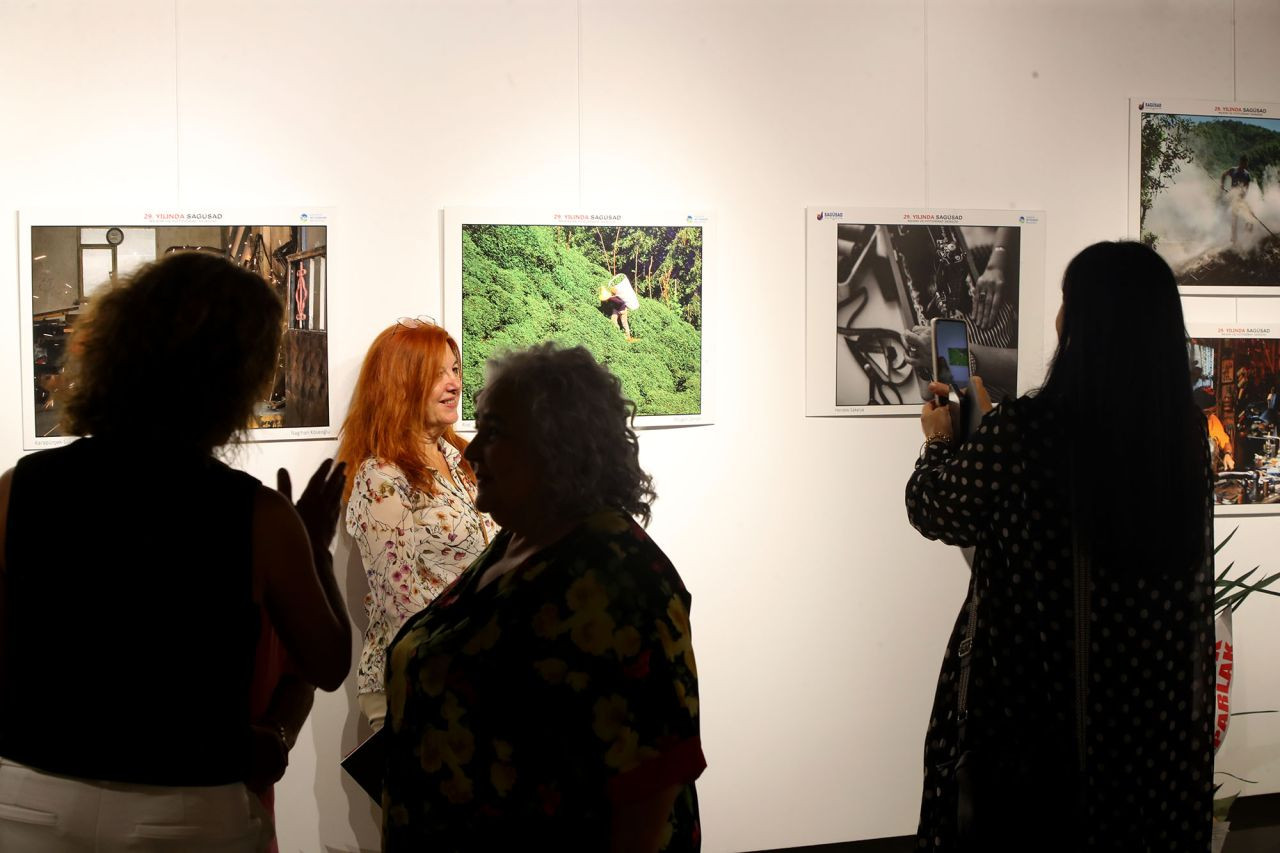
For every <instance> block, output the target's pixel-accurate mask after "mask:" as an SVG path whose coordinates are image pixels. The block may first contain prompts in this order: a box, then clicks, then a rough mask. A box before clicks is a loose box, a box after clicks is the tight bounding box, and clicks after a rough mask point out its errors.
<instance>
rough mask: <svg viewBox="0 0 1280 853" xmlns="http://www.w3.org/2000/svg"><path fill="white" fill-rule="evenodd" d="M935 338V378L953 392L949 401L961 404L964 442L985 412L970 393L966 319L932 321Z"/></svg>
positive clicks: (959, 436) (931, 329)
mask: <svg viewBox="0 0 1280 853" xmlns="http://www.w3.org/2000/svg"><path fill="white" fill-rule="evenodd" d="M929 327H930V331H931V332H932V335H931V337H932V339H933V377H934V379H935V380H936V381H938V382H941V383H943V384H944V385H946V386H947V387H948V388H950V389H951V394H950V395H949V399H948V401H942V400H939V401H938V402H940V403H941V402H952V403H959V404H960V422H959V423H958V424H957V425H956V427H957V431H958V433H959V435H958V436H957V437H958V438H959V439H960V440H961V441H964V440H965V439H966V438H968V437H969V435H970V434H971V433H972V432H974V431H975V430H976V429H977V428H978V424H979V423H981V422H982V412H981V411H979V409H978V405H977V402H976V401H975V400H973V399H972V398H971V397H970V395H969V394H968V390H969V375H970V374H969V365H970V359H969V326H968V324H967V323H965V322H964V321H963V320H945V319H943V318H941V317H935V318H933V320H932V322H930V324H929Z"/></svg>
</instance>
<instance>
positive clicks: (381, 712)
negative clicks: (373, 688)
mask: <svg viewBox="0 0 1280 853" xmlns="http://www.w3.org/2000/svg"><path fill="white" fill-rule="evenodd" d="M356 701H358V702H359V703H360V713H362V714H364V718H365V719H366V720H368V721H369V728H371V729H373V730H374V731H375V732H376V731H377V730H378V729H380V728H382V724H383V723H384V722H386V719H387V694H386V693H385V692H384V691H381V690H379V691H378V692H377V693H361V694H360V695H359V696H357V697H356Z"/></svg>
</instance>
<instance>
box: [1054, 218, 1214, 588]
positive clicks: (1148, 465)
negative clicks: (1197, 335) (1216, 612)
mask: <svg viewBox="0 0 1280 853" xmlns="http://www.w3.org/2000/svg"><path fill="white" fill-rule="evenodd" d="M1062 303H1063V315H1062V331H1061V333H1060V335H1059V337H1058V350H1057V352H1056V354H1055V355H1054V358H1053V363H1052V365H1051V366H1050V368H1049V375H1048V377H1047V378H1046V380H1045V383H1044V385H1043V387H1042V388H1041V391H1040V394H1041V396H1042V397H1043V398H1045V399H1047V400H1049V401H1052V402H1054V403H1056V406H1055V409H1056V410H1057V411H1058V412H1060V413H1061V416H1062V417H1065V418H1066V423H1065V424H1064V426H1065V430H1064V433H1065V435H1066V436H1067V448H1065V449H1066V451H1067V454H1068V464H1069V466H1070V468H1071V471H1072V474H1071V476H1072V477H1073V478H1074V480H1075V487H1076V494H1077V495H1078V496H1080V499H1078V500H1077V507H1076V523H1077V524H1084V525H1085V528H1084V529H1085V532H1086V536H1085V541H1087V542H1089V543H1090V546H1089V550H1090V552H1091V553H1092V554H1093V555H1094V556H1095V559H1096V558H1099V557H1107V558H1108V562H1111V563H1112V564H1113V565H1114V566H1115V567H1116V568H1123V566H1122V565H1120V563H1121V562H1123V563H1128V564H1130V565H1133V566H1134V567H1135V570H1141V568H1142V567H1144V566H1147V567H1150V568H1151V569H1152V570H1156V571H1159V570H1160V567H1161V565H1162V564H1167V563H1168V562H1169V561H1173V562H1174V563H1175V564H1177V565H1181V566H1186V565H1187V564H1188V561H1194V560H1196V559H1198V558H1201V557H1203V556H1204V549H1205V512H1206V505H1207V501H1208V490H1209V477H1208V475H1207V470H1206V453H1207V451H1208V447H1207V439H1206V438H1205V424H1204V417H1203V415H1201V413H1200V411H1199V409H1197V408H1196V406H1195V403H1194V402H1193V400H1192V397H1191V370H1190V367H1189V364H1188V357H1187V332H1186V325H1185V323H1184V322H1183V317H1182V302H1181V299H1180V298H1179V296H1178V287H1177V282H1176V280H1175V279H1174V276H1173V271H1172V270H1170V269H1169V265H1168V264H1166V263H1165V262H1164V260H1163V259H1162V258H1161V257H1160V256H1159V255H1157V254H1156V253H1155V252H1154V251H1153V250H1152V249H1150V248H1149V247H1147V246H1144V245H1143V244H1141V243H1134V242H1114V243H1111V242H1107V243H1095V244H1093V245H1092V246H1089V247H1088V248H1086V249H1085V250H1084V251H1082V252H1080V254H1078V255H1076V256H1075V258H1073V259H1072V260H1071V263H1070V264H1068V265H1067V270H1066V273H1065V274H1064V275H1063V280H1062ZM1111 558H1114V560H1113V559H1111Z"/></svg>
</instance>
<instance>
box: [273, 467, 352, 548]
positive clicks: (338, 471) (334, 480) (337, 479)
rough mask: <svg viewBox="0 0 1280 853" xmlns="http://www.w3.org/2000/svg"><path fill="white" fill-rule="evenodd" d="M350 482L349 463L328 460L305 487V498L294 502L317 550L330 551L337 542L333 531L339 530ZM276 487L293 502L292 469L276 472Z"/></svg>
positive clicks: (312, 544) (303, 495)
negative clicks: (340, 515)
mask: <svg viewBox="0 0 1280 853" xmlns="http://www.w3.org/2000/svg"><path fill="white" fill-rule="evenodd" d="M346 482H347V466H346V463H344V462H339V463H338V464H336V465H335V464H333V460H332V459H326V460H324V461H323V462H321V463H320V465H319V466H318V467H317V468H316V470H315V473H314V474H312V475H311V479H310V480H309V481H308V482H307V487H306V488H305V489H303V490H302V497H300V498H298V500H297V503H295V504H294V508H295V509H296V510H297V511H298V515H299V517H301V518H302V523H303V525H304V526H305V527H306V528H307V536H308V537H309V538H310V539H311V547H312V548H314V549H316V550H323V551H327V550H328V549H329V544H330V543H331V542H333V534H334V532H335V531H337V529H338V512H339V510H340V508H341V501H342V490H343V488H344V487H345V486H346ZM276 489H277V490H278V491H279V492H280V494H282V495H284V496H285V497H286V498H288V499H289V500H290V501H291V502H292V501H293V483H292V481H291V480H290V478H289V472H288V471H287V470H286V469H284V468H281V469H280V470H279V471H277V472H276Z"/></svg>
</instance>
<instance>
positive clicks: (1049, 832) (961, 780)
mask: <svg viewBox="0 0 1280 853" xmlns="http://www.w3.org/2000/svg"><path fill="white" fill-rule="evenodd" d="M1072 497H1073V500H1074V497H1075V496H1074V490H1073V495H1072ZM1074 517H1075V518H1077V519H1078V518H1080V516H1079V515H1075V516H1074ZM1080 540H1081V536H1080V532H1079V529H1078V525H1073V532H1072V543H1071V544H1072V552H1073V554H1072V557H1073V560H1072V561H1073V563H1074V568H1075V578H1074V582H1075V604H1076V606H1075V641H1076V661H1075V677H1076V679H1075V683H1076V695H1075V717H1074V719H1075V728H1076V732H1075V734H1076V737H1075V742H1074V743H1068V744H1061V743H1054V742H1053V741H1052V739H1050V740H1046V739H1045V738H1038V739H1033V738H1028V739H1026V741H1025V742H1021V743H1019V742H1016V741H1015V742H1013V743H1007V744H1005V745H1004V746H1003V748H990V747H986V748H983V747H966V745H965V740H966V738H965V729H966V726H967V723H968V717H969V706H968V699H969V670H970V666H971V664H972V655H973V638H974V634H975V632H976V631H977V624H978V584H977V583H976V582H975V583H974V584H973V591H972V592H971V593H970V595H969V603H968V605H967V608H966V609H967V610H968V624H967V625H966V626H965V636H964V639H963V640H961V642H960V649H959V654H960V673H959V678H958V680H957V691H956V698H957V701H956V731H957V735H958V744H959V747H960V750H961V752H960V755H959V757H958V758H957V759H956V760H955V761H954V762H952V763H951V767H950V768H949V769H950V772H951V774H952V776H953V783H954V789H955V792H956V839H957V841H958V842H959V844H960V849H962V850H973V851H1002V850H1027V849H1035V850H1038V851H1045V852H1046V853H1048V852H1049V851H1071V850H1076V849H1079V848H1078V838H1077V835H1076V833H1077V831H1078V830H1079V828H1080V821H1079V820H1078V819H1077V815H1079V814H1080V813H1081V812H1080V808H1081V807H1082V805H1083V803H1082V799H1083V792H1082V786H1083V784H1084V778H1085V775H1084V771H1085V756H1086V752H1085V720H1086V718H1085V708H1086V707H1087V699H1088V666H1089V609H1090V608H1089V583H1090V579H1089V561H1088V555H1087V552H1086V551H1085V549H1084V547H1083V545H1082V544H1081V541H1080ZM1073 766H1074V768H1075V770H1076V771H1077V772H1075V773H1067V772H1064V771H1065V769H1066V768H1069V767H1073ZM945 769H946V768H945V767H944V772H945ZM1031 845H1033V846H1031Z"/></svg>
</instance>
